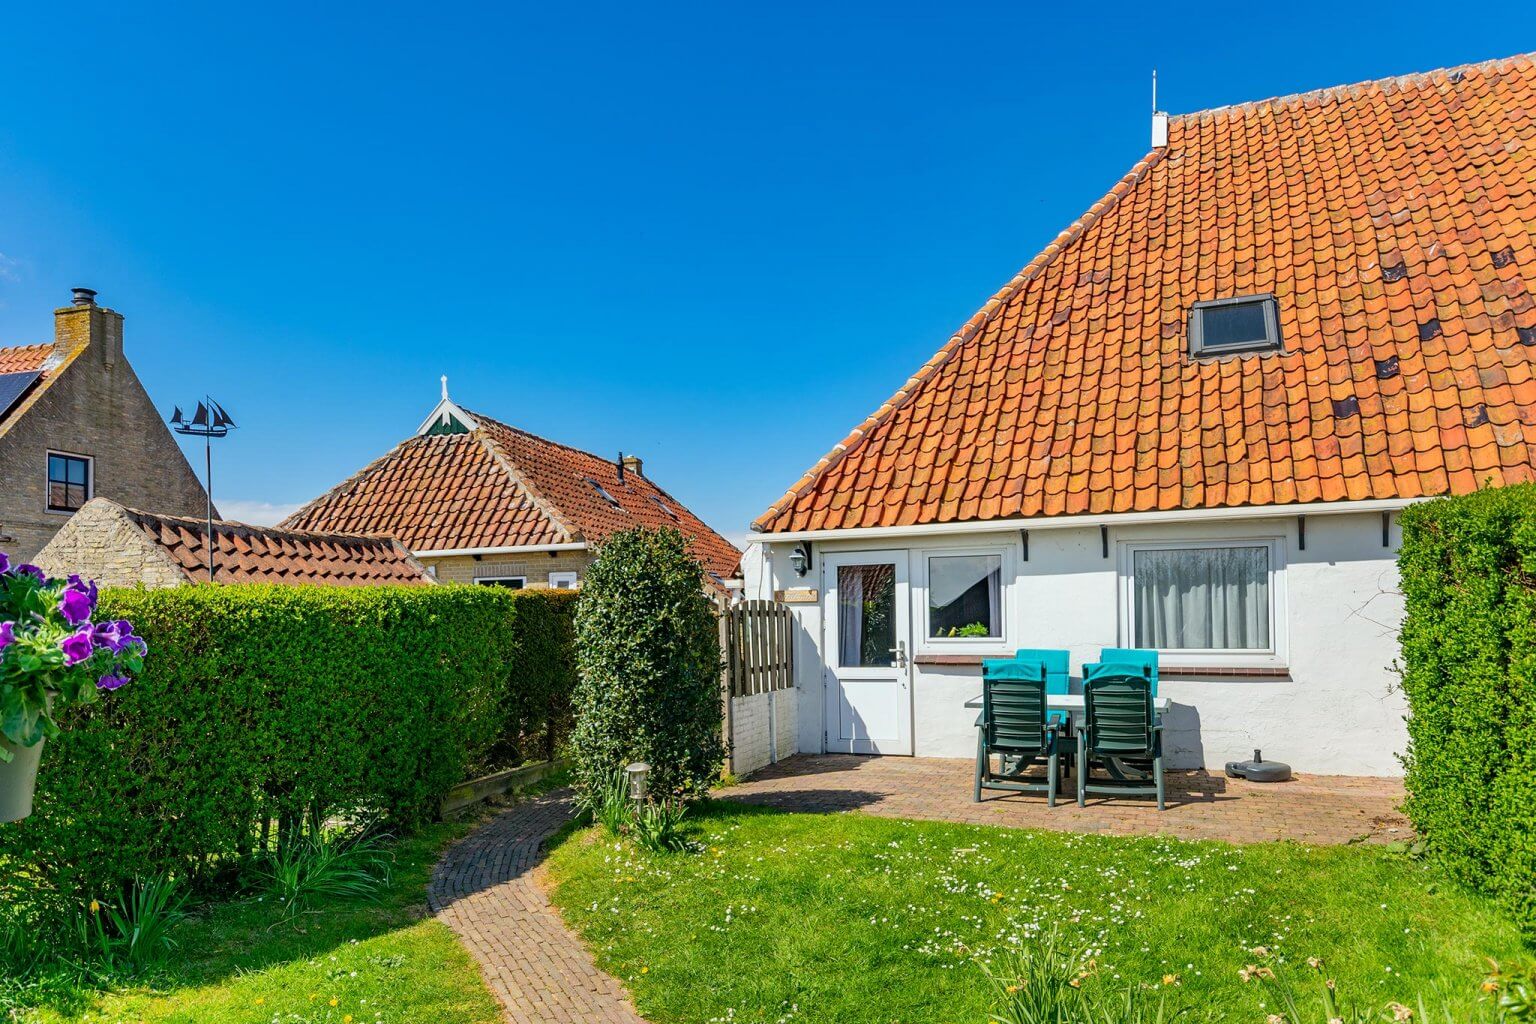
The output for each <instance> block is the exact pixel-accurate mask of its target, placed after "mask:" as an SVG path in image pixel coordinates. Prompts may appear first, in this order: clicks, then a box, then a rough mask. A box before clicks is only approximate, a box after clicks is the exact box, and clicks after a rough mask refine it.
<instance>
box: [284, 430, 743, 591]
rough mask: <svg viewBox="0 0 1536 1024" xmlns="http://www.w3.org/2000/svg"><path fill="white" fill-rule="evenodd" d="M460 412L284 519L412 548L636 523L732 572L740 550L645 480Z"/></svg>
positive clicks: (588, 536)
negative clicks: (674, 535)
mask: <svg viewBox="0 0 1536 1024" xmlns="http://www.w3.org/2000/svg"><path fill="white" fill-rule="evenodd" d="M455 408H456V407H455ZM465 415H466V416H467V417H468V418H470V419H471V420H472V422H473V429H468V430H465V431H463V432H460V433H422V434H418V435H417V436H415V437H412V438H409V439H408V440H405V441H402V442H401V443H400V444H398V445H396V446H395V448H394V449H393V450H392V451H390V452H389V453H388V454H387V455H385V456H384V457H383V458H381V459H378V460H377V461H375V462H373V463H372V464H370V465H369V466H367V467H365V468H364V469H363V470H361V471H360V472H359V473H357V474H356V475H355V476H353V477H352V478H351V479H349V480H346V481H344V482H343V483H341V484H340V485H338V486H337V487H335V488H334V489H333V490H331V491H330V492H328V493H327V494H324V495H322V496H321V497H319V498H316V499H315V500H314V501H312V502H310V503H309V504H308V505H306V506H305V507H304V508H302V509H300V510H299V511H298V512H295V513H294V514H293V515H292V516H290V517H288V518H287V519H286V520H284V522H283V525H285V526H291V527H297V528H303V529H322V530H344V531H348V532H366V533H373V534H385V535H388V536H391V537H394V538H396V539H398V540H399V541H400V542H401V543H402V544H404V545H405V546H406V547H408V548H410V549H411V550H412V551H421V552H428V551H461V550H466V549H475V550H483V549H489V548H511V547H547V546H552V545H560V544H577V543H594V544H595V543H598V542H600V541H602V540H603V539H604V538H605V537H607V536H608V535H609V534H611V533H615V532H617V531H620V530H625V529H629V528H631V527H635V526H645V527H650V528H653V529H654V528H661V527H668V526H670V527H674V528H676V529H678V530H680V531H681V532H682V533H683V534H684V535H685V536H687V537H689V538H691V539H692V540H693V544H694V550H695V552H696V554H697V555H698V556H699V558H700V560H701V561H702V562H703V563H704V565H705V568H707V569H708V570H709V571H710V572H711V573H713V574H715V575H716V576H720V577H722V578H723V577H728V576H734V575H735V574H736V569H737V564H738V563H739V562H740V560H741V553H740V552H739V551H737V550H736V549H735V548H734V547H732V546H731V544H730V543H729V542H728V541H727V540H725V538H723V537H721V536H720V535H719V534H717V533H716V532H715V531H713V530H711V529H710V528H709V527H708V526H706V525H705V524H704V523H703V522H702V521H701V520H700V519H699V518H698V517H696V516H695V515H694V514H693V513H691V512H689V511H688V509H686V508H684V507H683V506H682V505H681V504H680V503H679V502H678V501H677V500H676V499H674V498H673V497H672V496H671V495H669V494H667V492H666V491H664V490H662V489H661V488H660V487H657V486H656V485H655V484H654V483H652V482H651V481H650V480H649V479H648V478H646V477H644V476H642V475H641V474H638V473H635V472H633V471H629V472H624V473H623V474H622V479H621V476H620V466H619V464H618V463H616V462H610V461H609V460H607V459H603V458H599V457H598V456H596V455H592V454H591V453H589V452H584V451H581V450H580V449H577V448H571V447H569V446H568V445H563V444H558V443H556V442H554V441H550V440H547V439H545V438H542V437H538V436H536V435H534V434H530V433H528V432H527V431H523V430H518V429H517V428H515V427H509V426H507V425H506V424H505V423H500V422H498V421H496V420H493V419H491V418H489V417H487V416H482V415H480V414H479V413H467V412H466V413H465ZM429 422H430V421H429ZM594 483H595V484H596V485H597V486H596V487H594V486H593V484H594ZM598 487H601V488H602V489H603V492H605V493H606V494H607V495H608V496H609V497H611V498H612V499H613V503H612V504H610V502H609V501H608V500H607V499H605V498H604V497H603V494H602V493H599V491H598V489H597V488H598Z"/></svg>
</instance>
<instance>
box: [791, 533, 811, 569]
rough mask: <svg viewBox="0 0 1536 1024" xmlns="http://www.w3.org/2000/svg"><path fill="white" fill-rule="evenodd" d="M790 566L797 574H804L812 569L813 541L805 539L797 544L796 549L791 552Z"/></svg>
mask: <svg viewBox="0 0 1536 1024" xmlns="http://www.w3.org/2000/svg"><path fill="white" fill-rule="evenodd" d="M789 567H790V568H791V569H793V570H795V575H796V576H804V575H805V574H806V573H808V572H810V571H811V542H810V541H808V540H803V541H801V542H800V543H799V544H796V545H795V550H793V551H791V552H790V553H789Z"/></svg>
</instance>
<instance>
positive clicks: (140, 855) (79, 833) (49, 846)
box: [0, 585, 572, 912]
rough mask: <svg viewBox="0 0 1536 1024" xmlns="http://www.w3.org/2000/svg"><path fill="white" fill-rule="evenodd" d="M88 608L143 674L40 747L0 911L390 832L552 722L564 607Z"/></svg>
mask: <svg viewBox="0 0 1536 1024" xmlns="http://www.w3.org/2000/svg"><path fill="white" fill-rule="evenodd" d="M102 605H103V608H104V609H105V612H104V614H110V615H114V616H122V617H125V618H129V619H131V620H132V621H133V622H134V623H135V625H136V626H137V627H138V629H139V631H140V632H141V633H142V634H143V635H144V637H145V638H146V639H147V640H148V642H149V648H150V653H149V657H148V658H147V659H146V660H145V668H144V672H143V674H142V675H141V676H140V677H139V678H138V679H136V680H135V681H134V683H133V685H132V686H125V687H123V688H122V689H121V690H120V691H119V692H118V693H117V694H115V695H114V699H113V700H110V701H102V702H99V703H97V704H94V705H91V706H90V707H87V708H82V709H78V710H77V711H74V712H72V713H71V714H70V716H69V718H68V720H67V721H66V722H65V723H64V732H63V734H62V735H61V736H60V737H59V738H58V739H57V740H50V741H49V743H48V746H47V747H46V748H45V749H44V752H43V762H42V768H41V771H40V772H39V776H38V793H37V802H36V804H37V806H36V811H35V812H34V814H33V816H32V817H31V818H29V819H27V820H25V821H22V822H18V823H15V824H13V825H8V826H6V827H5V828H3V829H0V864H5V865H6V866H7V869H8V870H6V871H5V872H4V875H3V877H0V899H3V900H6V901H15V902H20V903H23V904H29V905H35V906H37V907H38V908H39V909H41V910H44V911H49V912H53V911H63V912H67V911H68V909H69V908H70V907H71V906H79V905H80V904H82V903H84V902H86V901H89V900H90V899H91V898H93V897H95V898H99V899H103V900H105V899H107V898H109V896H110V895H111V894H113V893H115V892H116V891H118V890H119V889H121V887H122V886H123V885H125V884H126V883H127V882H129V881H130V880H131V879H133V878H134V877H135V876H142V877H153V876H158V875H161V874H164V873H167V872H170V873H174V874H176V875H178V876H180V877H183V878H186V879H189V880H190V881H192V882H193V883H194V884H195V885H199V886H202V887H204V888H207V887H208V886H209V885H210V884H212V883H214V881H215V880H216V879H217V878H219V877H220V876H222V875H225V874H227V873H230V872H233V871H235V870H236V869H238V868H239V867H240V866H242V865H243V864H244V863H245V862H246V861H247V860H248V858H249V856H250V855H251V854H254V853H257V852H260V851H261V850H263V849H267V848H272V847H275V846H277V845H279V844H280V843H281V842H285V841H291V840H293V839H296V838H298V837H299V836H301V835H302V834H303V833H304V832H305V831H306V829H307V830H308V831H311V832H312V831H314V830H315V828H316V826H317V825H318V824H319V823H320V822H323V821H324V820H325V819H326V818H327V817H328V816H331V815H334V814H337V813H344V814H349V815H365V816H368V817H377V818H381V819H383V820H385V821H387V822H388V823H389V825H390V827H391V828H394V829H397V830H398V829H408V828H410V827H411V826H413V825H415V824H418V823H420V822H421V821H423V820H425V819H428V818H431V817H433V816H434V815H435V814H436V813H437V807H438V802H439V800H440V799H441V797H442V795H443V794H444V792H446V791H447V790H448V788H449V787H451V786H453V785H454V784H456V783H458V782H460V781H462V780H463V779H464V778H465V776H466V774H467V773H468V772H469V771H471V770H472V769H473V768H474V767H475V766H476V765H477V764H480V763H482V762H483V761H484V760H485V758H486V756H487V754H488V752H489V751H491V750H492V748H493V747H494V746H495V745H497V744H498V743H501V744H508V743H510V744H512V745H513V746H516V744H517V743H518V740H519V737H521V736H522V735H524V734H526V733H533V734H534V736H535V742H536V743H537V745H539V746H542V744H543V743H544V742H545V736H544V733H545V731H546V730H545V718H546V717H556V718H558V717H560V716H562V715H564V714H566V712H564V711H563V710H562V708H561V705H562V701H561V700H560V698H559V692H560V688H561V687H562V686H563V687H567V688H568V687H569V685H570V684H569V680H570V678H571V673H572V670H571V667H570V664H571V661H572V658H571V654H570V650H569V646H568V638H569V635H570V630H569V611H570V607H571V606H570V601H569V599H568V597H567V596H566V595H547V594H545V593H544V592H541V591H530V592H525V593H512V592H509V591H505V590H501V589H498V588H491V587H455V586H444V587H378V588H335V587H285V586H267V585H241V586H218V587H206V586H201V587H181V588H176V589H169V590H135V591H110V592H108V593H106V594H104V595H103V597H102ZM13 866H24V870H14V869H13Z"/></svg>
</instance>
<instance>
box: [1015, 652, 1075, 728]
mask: <svg viewBox="0 0 1536 1024" xmlns="http://www.w3.org/2000/svg"><path fill="white" fill-rule="evenodd" d="M1013 657H1014V660H1015V661H1038V662H1040V663H1041V664H1043V665H1044V666H1045V692H1046V693H1048V694H1056V695H1058V696H1065V695H1067V694H1069V693H1071V692H1072V652H1071V651H1055V650H1050V649H1049V648H1034V647H1022V648H1020V649H1019V650H1018V651H1016V652H1015V653H1014V655H1013ZM1050 717H1051V721H1053V722H1055V723H1056V724H1057V725H1060V726H1061V727H1062V730H1063V731H1064V732H1065V731H1066V728H1067V725H1068V723H1069V722H1070V721H1071V716H1070V715H1068V714H1067V713H1066V712H1065V711H1052V712H1050Z"/></svg>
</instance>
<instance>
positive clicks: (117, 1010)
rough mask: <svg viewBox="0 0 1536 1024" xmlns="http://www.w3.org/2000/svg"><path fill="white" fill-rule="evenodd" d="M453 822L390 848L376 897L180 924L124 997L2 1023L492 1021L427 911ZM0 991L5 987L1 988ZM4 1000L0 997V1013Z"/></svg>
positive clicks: (461, 955) (254, 907) (58, 1003)
mask: <svg viewBox="0 0 1536 1024" xmlns="http://www.w3.org/2000/svg"><path fill="white" fill-rule="evenodd" d="M463 830H464V829H463V826H439V827H436V828H432V829H428V830H426V831H425V832H422V833H420V834H417V835H415V836H412V837H411V838H410V839H408V840H405V841H403V842H401V843H398V844H396V845H395V846H394V848H393V849H394V854H395V870H394V876H393V880H392V884H391V886H390V889H389V892H388V894H387V895H386V897H385V898H384V899H383V900H381V901H380V902H378V903H361V904H359V903H346V904H333V905H329V906H323V907H321V908H319V909H318V910H316V911H315V912H311V913H308V914H305V915H303V916H302V917H300V918H299V919H298V920H297V921H296V922H294V923H286V924H284V923H277V922H278V919H279V915H278V914H277V913H276V912H275V910H274V908H273V907H271V906H268V905H264V904H262V903H257V902H254V901H242V902H236V903H230V904H224V905H221V906H218V907H215V908H213V909H212V910H210V911H208V912H207V913H206V914H203V915H200V916H198V917H196V918H193V919H191V920H189V921H187V922H185V923H183V924H182V925H181V926H180V927H179V928H177V929H176V931H175V933H174V934H175V937H176V939H177V942H178V948H177V949H176V950H175V951H174V952H173V953H172V955H171V957H170V959H169V963H168V964H167V965H166V966H165V967H164V968H163V969H162V970H161V971H160V972H159V974H158V976H156V977H154V978H152V979H150V981H149V983H147V984H145V985H143V986H140V987H137V988H134V989H130V990H127V991H123V992H115V993H99V992H91V991H80V990H78V989H76V990H73V991H71V990H68V989H66V990H63V991H55V992H54V994H53V995H52V996H51V997H50V998H49V1000H48V1002H49V1003H51V1005H47V1006H44V1007H43V1008H40V1009H33V1010H22V1011H12V1012H13V1013H16V1014H17V1016H15V1017H5V1016H4V1012H3V1009H0V1019H6V1020H11V1019H14V1020H17V1021H25V1022H37V1024H54V1022H65V1021H70V1022H73V1021H80V1022H85V1021H91V1022H103V1024H106V1022H118V1021H123V1022H135V1021H163V1022H176V1024H194V1022H196V1024H236V1022H242V1024H243V1022H249V1024H272V1022H274V1021H276V1022H278V1024H343V1022H354V1024H370V1022H373V1021H386V1022H390V1024H396V1022H400V1024H411V1022H417V1021H431V1022H434V1024H437V1022H442V1024H489V1022H492V1021H499V1020H500V1019H501V1017H500V1014H499V1012H498V1010H497V1007H496V1003H495V1001H494V999H492V997H491V995H490V993H489V992H488V991H487V990H486V988H485V985H484V983H483V982H482V981H481V980H480V974H479V972H478V970H477V969H476V967H475V965H474V962H473V961H472V960H471V959H470V957H469V954H468V953H466V952H465V951H464V949H463V947H461V946H460V945H459V943H458V940H457V939H455V938H454V935H453V933H452V932H451V931H449V929H448V928H447V927H446V926H445V925H442V924H440V923H438V922H437V921H434V920H431V919H430V918H426V917H425V914H426V902H425V900H426V892H425V886H426V882H427V877H428V874H429V872H430V871H431V867H432V864H433V863H434V862H435V861H436V860H437V856H438V853H439V851H440V850H441V848H442V846H443V845H444V844H445V843H446V842H447V841H448V840H450V839H452V838H454V837H455V836H457V835H460V834H462V832H463ZM0 994H3V993H0ZM4 1006H5V1000H4V999H3V998H0V1008H3V1007H4Z"/></svg>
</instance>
